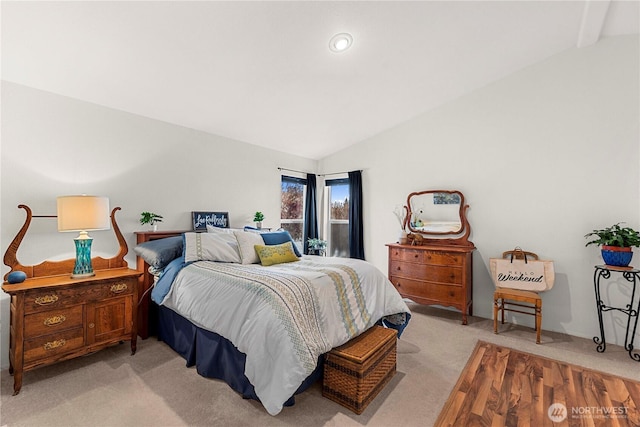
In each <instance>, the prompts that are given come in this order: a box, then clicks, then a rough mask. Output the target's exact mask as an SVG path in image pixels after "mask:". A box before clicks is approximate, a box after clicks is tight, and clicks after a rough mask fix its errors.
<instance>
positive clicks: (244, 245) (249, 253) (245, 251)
mask: <svg viewBox="0 0 640 427" xmlns="http://www.w3.org/2000/svg"><path fill="white" fill-rule="evenodd" d="M233 234H234V236H236V240H237V241H238V249H239V250H240V259H242V264H257V263H259V262H260V258H258V254H257V253H256V250H255V248H254V246H255V245H264V240H262V234H260V233H251V232H247V231H238V230H235V231H234V232H233Z"/></svg>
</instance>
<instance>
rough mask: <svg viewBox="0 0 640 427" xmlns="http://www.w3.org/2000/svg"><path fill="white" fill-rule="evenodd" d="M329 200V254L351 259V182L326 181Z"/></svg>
mask: <svg viewBox="0 0 640 427" xmlns="http://www.w3.org/2000/svg"><path fill="white" fill-rule="evenodd" d="M326 191H327V196H328V200H329V206H328V209H329V212H328V219H329V220H328V222H327V246H328V247H327V254H328V255H329V256H339V257H345V258H348V257H349V180H348V179H347V178H344V179H331V180H327V181H326Z"/></svg>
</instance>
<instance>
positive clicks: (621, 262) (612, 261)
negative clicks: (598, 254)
mask: <svg viewBox="0 0 640 427" xmlns="http://www.w3.org/2000/svg"><path fill="white" fill-rule="evenodd" d="M617 249H619V248H617ZM631 258H633V251H620V250H609V249H604V247H603V248H602V259H603V260H604V263H605V264H607V265H612V266H614V267H627V266H628V265H629V263H630V262H631Z"/></svg>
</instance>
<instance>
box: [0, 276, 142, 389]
mask: <svg viewBox="0 0 640 427" xmlns="http://www.w3.org/2000/svg"><path fill="white" fill-rule="evenodd" d="M95 273H96V274H95V276H93V277H87V278H81V279H72V278H71V277H70V276H69V275H68V274H65V275H54V276H41V277H33V278H29V279H27V280H25V281H24V282H22V283H18V284H9V283H7V282H4V283H3V284H2V290H3V291H4V292H6V293H8V294H9V295H10V296H11V324H10V340H9V363H10V366H9V372H10V373H11V374H13V377H14V378H13V391H14V393H13V394H14V395H16V394H18V393H19V392H20V388H21V387H22V373H23V372H25V371H30V370H32V369H35V368H39V367H41V366H46V365H50V364H53V363H56V362H59V361H62V360H67V359H72V358H74V357H78V356H82V355H85V354H88V353H93V352H95V351H98V350H101V349H103V348H105V347H108V346H110V345H113V344H116V343H118V342H121V341H130V342H131V354H132V355H133V354H134V353H135V352H136V342H137V341H136V339H137V316H136V309H137V302H138V278H139V277H140V276H141V274H142V273H141V272H139V271H136V270H132V269H129V268H112V269H107V270H96V272H95Z"/></svg>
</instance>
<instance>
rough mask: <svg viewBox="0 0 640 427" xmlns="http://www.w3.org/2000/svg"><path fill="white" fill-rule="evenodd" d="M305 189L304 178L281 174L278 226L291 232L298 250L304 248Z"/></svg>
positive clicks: (305, 181)
mask: <svg viewBox="0 0 640 427" xmlns="http://www.w3.org/2000/svg"><path fill="white" fill-rule="evenodd" d="M306 189H307V180H306V179H302V178H294V177H291V176H284V175H283V176H282V184H281V196H280V198H281V203H280V227H281V228H283V229H285V230H287V231H288V232H289V234H291V237H292V238H293V241H294V242H295V244H296V246H297V247H298V249H299V250H300V252H302V251H303V249H304V245H303V242H302V238H303V230H304V198H305V191H306Z"/></svg>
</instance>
